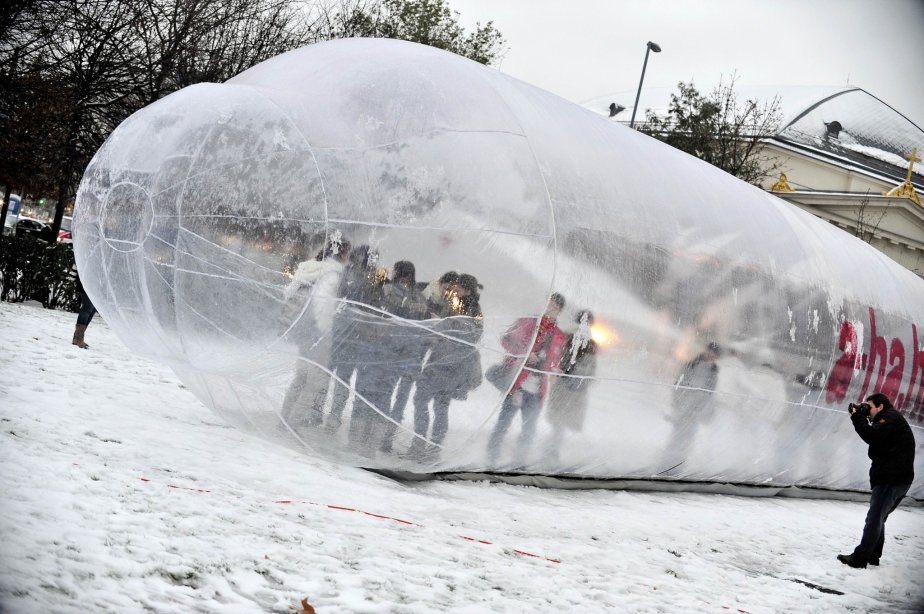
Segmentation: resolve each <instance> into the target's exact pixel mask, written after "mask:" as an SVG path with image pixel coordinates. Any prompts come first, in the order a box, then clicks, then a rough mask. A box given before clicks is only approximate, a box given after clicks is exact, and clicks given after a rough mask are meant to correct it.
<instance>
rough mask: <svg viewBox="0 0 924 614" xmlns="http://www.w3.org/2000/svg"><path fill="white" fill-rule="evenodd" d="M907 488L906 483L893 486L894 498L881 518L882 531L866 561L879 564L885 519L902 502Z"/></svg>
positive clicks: (883, 541)
mask: <svg viewBox="0 0 924 614" xmlns="http://www.w3.org/2000/svg"><path fill="white" fill-rule="evenodd" d="M902 488H904V492H902ZM909 488H911V486H910V485H908V486H895V487H894V489H895V490H894V492H893V493H892V499H894V503H893V504H892V506H891V509H889V511H888V513H886V517H885V518H884V519H883V521H882V532H881V533H880V534H879V541H877V542H876V545H875V546H874V547H873V550H872V552H870V555H869V561H868V562H869V564H870V565H878V564H879V559H881V558H882V547H883V546H884V545H885V523H886V520H888V518H889V515H890V514H891V513H892V512H894V511H895V510H896V509H897V508H898V504H899V503H901V502H902V499H904V498H905V495H906V494H908V489H909Z"/></svg>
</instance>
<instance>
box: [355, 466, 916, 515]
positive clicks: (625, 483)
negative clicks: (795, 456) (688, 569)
mask: <svg viewBox="0 0 924 614" xmlns="http://www.w3.org/2000/svg"><path fill="white" fill-rule="evenodd" d="M368 471H372V472H373V473H377V474H379V475H382V476H384V477H387V478H390V479H392V480H396V481H398V482H422V481H428V480H446V481H488V482H502V483H505V484H515V485H517V486H536V487H538V488H555V489H560V490H631V491H646V492H694V493H712V494H722V495H737V496H742V497H791V498H798V499H829V500H830V499H833V500H838V501H863V502H866V501H868V500H869V492H863V491H855V490H829V489H826V488H813V487H811V486H779V485H760V484H739V483H729V482H693V481H684V480H641V479H605V478H593V477H579V476H557V475H535V474H524V473H494V472H479V471H457V472H442V473H414V472H411V471H393V470H387V469H369V470H368ZM902 505H915V506H924V499H915V498H913V497H906V498H905V499H904V500H903V501H902Z"/></svg>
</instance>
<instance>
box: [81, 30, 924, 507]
mask: <svg viewBox="0 0 924 614" xmlns="http://www.w3.org/2000/svg"><path fill="white" fill-rule="evenodd" d="M74 236H75V249H76V254H77V263H78V267H79V270H80V275H81V278H82V280H83V283H84V285H85V287H86V289H87V292H88V293H89V295H90V296H91V297H92V300H93V302H94V303H95V304H96V306H97V308H98V309H99V311H100V313H101V314H102V315H103V316H104V317H105V318H106V320H107V322H109V324H110V325H111V326H112V328H113V329H114V330H115V331H116V332H117V333H118V334H119V336H120V337H121V338H122V339H123V340H124V342H125V343H126V344H127V345H129V346H130V347H131V348H134V349H135V350H137V351H138V352H141V353H143V354H145V355H147V356H150V357H154V358H156V359H159V360H162V361H164V362H166V363H167V364H169V365H170V366H171V367H172V368H173V369H174V370H175V371H176V373H177V374H178V375H179V377H180V378H181V379H182V381H183V382H185V384H186V385H187V386H188V387H189V388H190V390H192V391H193V392H194V393H195V394H196V395H197V396H198V397H199V399H201V400H202V402H203V403H205V404H206V405H208V406H209V407H211V408H212V409H213V410H214V411H216V412H217V413H219V414H221V415H222V416H223V417H225V418H226V419H227V420H229V421H230V422H232V423H234V424H235V425H237V426H239V427H240V428H242V429H246V430H247V431H250V432H253V433H255V434H258V435H260V436H262V437H264V438H267V439H271V440H273V441H276V442H279V443H281V444H285V445H288V446H294V447H298V448H300V449H303V450H304V451H305V452H306V453H310V454H316V455H322V456H325V457H328V458H333V459H336V460H339V461H341V462H344V463H349V464H354V465H357V466H364V467H370V468H378V469H389V470H407V471H413V472H424V473H425V472H443V471H497V472H519V473H526V474H542V475H568V476H583V477H596V478H640V479H669V480H689V481H720V482H735V483H746V484H777V485H792V484H796V485H811V486H817V487H824V488H835V489H864V488H867V487H868V482H867V475H866V472H867V468H868V462H869V461H868V460H867V459H866V458H865V454H864V451H865V446H864V444H863V443H862V442H861V441H860V439H859V438H858V437H857V436H856V435H855V434H854V432H853V430H852V427H851V425H850V420H849V419H848V417H847V414H846V413H845V410H846V405H847V403H848V402H851V401H859V400H861V399H863V398H864V395H868V394H871V393H872V392H874V391H878V390H882V391H884V392H886V394H889V395H890V396H891V397H892V398H893V399H894V400H895V401H896V405H897V406H898V407H900V408H901V409H902V410H903V411H904V413H905V415H906V416H908V417H909V420H910V421H911V422H912V424H913V425H914V430H915V436H916V437H917V438H918V441H919V442H920V441H922V440H924V437H922V428H921V427H922V412H924V349H922V346H924V326H922V327H920V328H919V327H918V325H921V324H924V282H922V280H921V279H919V278H918V277H916V276H915V275H913V274H912V273H910V272H909V271H907V270H905V269H903V268H901V267H900V266H898V265H897V264H895V263H894V262H892V261H890V260H889V259H888V258H886V257H885V256H883V255H881V254H880V253H879V252H877V251H875V250H874V249H872V248H871V247H870V246H868V245H866V244H865V243H863V242H861V241H859V240H856V239H854V238H852V237H849V236H848V235H846V234H845V233H844V232H843V231H841V230H838V229H837V228H835V227H833V226H831V225H829V224H827V223H825V222H822V221H821V220H818V219H816V218H814V217H812V216H811V215H809V214H807V213H804V212H802V211H799V210H796V209H795V208H793V207H791V206H790V205H788V204H786V203H784V202H782V201H781V200H779V199H777V198H775V197H774V196H772V195H769V194H766V193H764V192H762V191H760V190H758V189H757V188H754V187H752V186H750V185H747V184H745V183H742V182H740V181H738V180H736V179H733V178H731V177H730V176H729V175H727V174H725V173H723V172H722V171H719V170H717V169H715V168H713V167H712V166H710V165H708V164H705V163H703V162H701V161H699V160H696V159H694V158H692V157H689V156H687V155H685V154H683V153H680V152H678V151H676V150H674V149H672V148H670V147H668V146H665V145H662V144H660V143H658V142H656V141H654V140H652V139H651V138H649V137H647V136H644V135H642V134H639V133H637V132H635V131H633V130H630V129H627V128H625V127H622V126H619V125H615V124H613V123H610V122H608V121H607V120H606V119H604V118H602V117H599V116H597V115H594V114H592V113H590V112H588V111H586V110H584V109H582V108H580V107H578V106H575V105H573V104H571V103H569V102H567V101H565V100H562V99H561V98H558V97H556V96H554V95H552V94H550V93H547V92H545V91H542V90H539V89H537V88H535V87H532V86H530V85H527V84H525V83H522V82H520V81H517V80H515V79H512V78H510V77H507V76H505V75H503V74H500V73H499V72H497V71H495V70H492V69H490V68H486V67H484V66H482V65H480V64H477V63H474V62H471V61H469V60H466V59H463V58H461V57H458V56H455V55H452V54H449V53H446V52H443V51H439V50H436V49H432V48H429V47H424V46H420V45H415V44H411V43H405V42H396V41H389V40H363V39H354V40H344V41H337V42H330V43H323V44H318V45H313V46H310V47H306V48H303V49H299V50H296V51H292V52H290V53H287V54H285V55H282V56H279V57H276V58H274V59H272V60H269V61H267V62H264V63H263V64H260V65H259V66H257V67H255V68H252V69H250V70H248V71H246V72H244V73H242V74H241V75H239V76H237V77H235V78H233V79H231V80H230V81H228V82H227V83H224V84H221V85H214V84H202V85H195V86H192V87H188V88H186V89H184V90H182V91H179V92H177V93H175V94H173V95H171V96H168V97H167V98H165V99H163V100H160V101H158V102H156V103H154V104H152V105H151V106H149V107H147V108H145V109H142V110H141V111H139V112H138V113H136V114H134V115H133V116H131V117H130V118H129V119H128V120H126V121H125V122H124V123H123V124H122V125H121V126H120V127H119V128H118V129H117V130H116V131H115V132H114V133H113V134H112V136H111V137H110V138H109V140H108V141H107V142H106V143H105V145H104V146H103V147H102V148H101V149H100V151H99V152H98V153H97V155H96V157H95V158H94V159H93V162H92V163H91V165H90V166H89V168H88V169H87V171H86V174H85V176H84V179H83V183H82V184H81V187H80V193H79V197H78V202H77V208H76V212H75V232H74ZM918 459H919V461H918V471H919V473H920V474H922V475H924V467H922V461H921V459H924V454H922V453H920V450H919V454H918ZM921 489H922V487H921V486H920V485H917V486H915V488H914V489H913V491H912V494H913V495H916V496H921V495H922V492H924V491H922V490H921Z"/></svg>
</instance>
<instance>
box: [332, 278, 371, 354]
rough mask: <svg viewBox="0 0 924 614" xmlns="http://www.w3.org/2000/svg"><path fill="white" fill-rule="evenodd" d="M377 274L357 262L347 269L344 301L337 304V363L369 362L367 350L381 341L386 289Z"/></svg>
mask: <svg viewBox="0 0 924 614" xmlns="http://www.w3.org/2000/svg"><path fill="white" fill-rule="evenodd" d="M374 276H375V270H373V269H369V268H366V267H362V266H357V265H348V266H347V267H346V268H345V269H344V270H343V275H342V276H341V278H340V288H339V291H338V294H339V296H340V297H341V298H342V299H344V301H342V302H341V304H340V305H339V306H338V307H337V312H336V313H335V315H334V321H333V325H332V327H331V336H332V339H331V341H332V343H333V347H332V349H331V360H332V362H333V366H336V365H343V366H346V367H349V366H356V365H358V364H359V363H364V362H366V356H367V354H369V353H370V352H372V351H374V350H375V348H376V345H377V344H378V342H379V334H380V333H381V332H382V327H381V326H378V324H379V323H380V322H379V321H380V319H381V317H382V302H383V290H382V285H381V284H379V283H377V281H376V280H375V277H374ZM364 305H367V306H368V307H366V306H364Z"/></svg>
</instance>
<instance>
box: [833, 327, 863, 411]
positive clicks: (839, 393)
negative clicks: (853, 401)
mask: <svg viewBox="0 0 924 614" xmlns="http://www.w3.org/2000/svg"><path fill="white" fill-rule="evenodd" d="M837 348H838V349H839V350H842V351H843V352H844V354H843V355H842V356H841V357H840V358H838V359H837V362H836V363H834V368H832V369H831V375H830V377H828V384H827V386H826V393H825V401H826V402H828V403H840V402H842V401H843V400H844V399H845V398H847V389H848V388H850V380H851V378H853V369H854V365H855V364H856V362H857V331H856V330H855V329H854V327H853V324H852V323H850V322H849V321H847V320H845V321H844V322H843V323H842V324H841V334H840V338H839V339H838V343H837Z"/></svg>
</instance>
